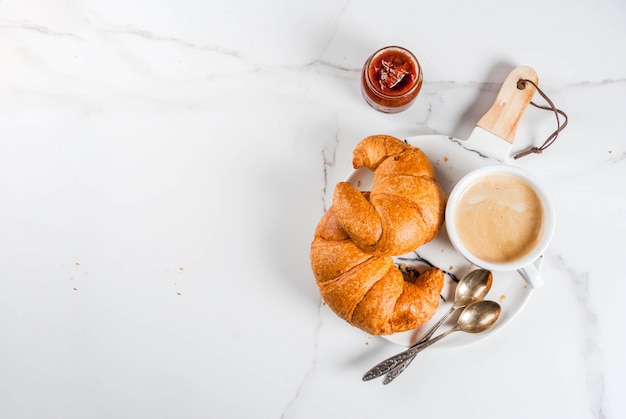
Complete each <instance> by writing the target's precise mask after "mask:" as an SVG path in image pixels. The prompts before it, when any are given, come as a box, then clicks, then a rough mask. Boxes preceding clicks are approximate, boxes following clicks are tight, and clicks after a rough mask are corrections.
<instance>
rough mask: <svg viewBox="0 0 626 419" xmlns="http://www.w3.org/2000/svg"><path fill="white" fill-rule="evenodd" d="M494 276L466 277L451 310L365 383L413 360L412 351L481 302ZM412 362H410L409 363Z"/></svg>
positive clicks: (366, 376) (484, 272)
mask: <svg viewBox="0 0 626 419" xmlns="http://www.w3.org/2000/svg"><path fill="white" fill-rule="evenodd" d="M492 282H493V275H492V273H491V271H488V270H486V269H476V270H474V271H471V272H470V273H468V274H467V275H465V276H464V277H463V278H462V279H461V280H460V281H459V283H458V284H457V286H456V290H455V296H454V305H453V306H452V307H451V308H450V310H449V311H448V312H447V313H446V314H444V315H443V317H441V319H439V320H438V321H437V323H435V324H434V325H433V326H432V327H431V328H430V329H429V330H428V331H427V332H426V333H425V334H424V335H423V336H422V337H421V338H420V339H419V340H418V341H417V342H416V343H414V344H413V345H411V346H410V347H409V348H408V349H407V350H405V351H404V352H401V353H399V354H397V355H395V356H392V357H391V358H387V359H385V360H384V361H383V362H381V363H379V364H377V365H375V366H374V367H373V368H372V369H370V370H369V371H367V372H366V373H365V374H364V375H363V381H369V380H373V379H374V378H377V377H380V376H381V375H384V374H387V373H388V372H390V371H391V370H393V369H395V368H396V367H398V366H399V365H400V364H402V363H404V362H406V361H407V359H409V358H412V357H411V356H410V354H411V351H412V350H413V349H415V348H416V347H418V346H419V345H422V344H423V343H424V342H426V341H427V340H428V339H430V337H431V336H432V335H433V334H434V333H435V331H436V330H437V329H439V327H440V326H441V325H442V324H444V323H445V322H446V320H448V318H450V316H451V315H452V314H454V313H455V312H456V311H457V310H459V309H461V308H464V307H467V306H468V305H470V304H472V303H474V302H477V301H480V300H482V299H483V298H485V295H487V293H488V292H489V290H490V289H491V284H492ZM409 362H410V361H409Z"/></svg>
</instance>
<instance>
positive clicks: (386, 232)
mask: <svg viewBox="0 0 626 419" xmlns="http://www.w3.org/2000/svg"><path fill="white" fill-rule="evenodd" d="M352 163H353V166H354V168H355V169H358V168H361V167H367V168H369V169H371V170H373V171H374V184H373V186H372V189H371V191H370V192H360V191H358V190H356V189H355V188H353V187H352V186H351V185H350V184H349V183H347V182H340V183H338V184H337V186H336V188H335V190H334V193H333V204H332V206H331V207H330V208H329V209H328V211H326V213H325V214H324V215H323V216H322V218H321V219H320V221H319V223H318V225H317V227H316V229H315V233H314V237H313V242H312V243H311V253H310V259H311V267H312V270H313V274H314V275H315V278H316V281H317V285H318V287H319V290H320V294H321V296H322V298H323V299H324V301H325V303H326V304H327V305H328V307H330V309H331V310H333V311H334V312H335V313H336V314H337V315H338V316H339V317H341V318H343V319H344V320H346V321H347V322H349V323H350V324H352V325H354V326H356V327H358V328H360V329H362V330H364V331H365V332H367V333H370V334H373V335H388V334H392V333H397V332H402V331H406V330H410V329H414V328H416V327H419V326H421V325H422V324H424V323H425V322H426V321H428V320H429V319H430V318H431V317H432V316H433V315H434V314H435V311H436V310H437V307H438V305H439V295H440V293H441V289H442V288H443V272H442V271H441V270H440V269H438V268H431V269H428V270H426V271H425V272H423V273H422V274H421V275H419V276H418V278H417V279H416V280H415V282H414V283H412V282H409V281H405V279H404V276H403V275H402V273H401V272H400V270H399V269H398V268H397V267H396V266H395V264H394V261H393V259H392V256H394V255H401V254H404V253H408V252H410V251H412V250H414V249H416V248H417V247H419V246H421V245H422V244H424V243H427V242H428V241H430V240H432V239H433V238H434V237H435V235H436V234H437V232H438V231H439V229H440V228H441V226H442V224H443V217H444V216H443V214H444V208H445V194H444V192H443V190H442V189H441V187H440V185H439V184H438V182H437V179H436V175H435V171H434V169H433V166H432V164H431V163H430V161H429V160H428V158H427V157H426V155H425V154H424V153H423V152H422V151H421V150H419V149H418V148H414V147H412V146H411V145H409V144H407V143H405V142H403V141H401V140H399V139H397V138H394V137H391V136H386V135H375V136H370V137H367V138H365V139H363V140H362V141H361V142H360V143H359V144H358V145H357V146H356V148H355V149H354V158H353V161H352Z"/></svg>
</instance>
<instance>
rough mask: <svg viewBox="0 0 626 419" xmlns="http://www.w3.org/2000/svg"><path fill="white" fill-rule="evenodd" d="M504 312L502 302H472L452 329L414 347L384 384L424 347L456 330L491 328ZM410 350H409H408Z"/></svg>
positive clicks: (390, 373) (391, 379) (477, 330)
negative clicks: (408, 356)
mask: <svg viewBox="0 0 626 419" xmlns="http://www.w3.org/2000/svg"><path fill="white" fill-rule="evenodd" d="M501 312H502V308H501V307H500V304H498V303H496V302H495V301H478V302H476V303H472V304H470V305H468V306H467V307H466V308H465V309H464V310H463V312H462V313H461V316H459V320H458V321H457V323H456V325H454V327H453V328H452V329H449V330H448V331H446V332H444V333H442V334H440V335H438V336H436V337H434V338H432V339H430V340H428V341H426V342H424V343H423V344H421V345H420V346H417V347H415V348H413V349H412V350H410V351H411V354H410V358H408V359H406V361H405V362H403V363H402V364H400V365H398V366H397V367H396V368H394V369H393V370H391V371H390V372H389V373H388V374H387V375H386V376H385V378H384V379H383V384H389V383H390V382H392V381H393V380H394V379H395V378H396V377H397V376H398V375H400V374H401V373H402V372H403V371H404V370H405V369H406V368H407V367H408V366H409V364H411V362H412V361H413V359H414V358H415V357H416V356H417V354H418V353H420V352H422V351H423V350H424V349H426V348H428V347H429V346H430V345H432V344H434V343H436V342H439V341H440V340H441V339H443V338H445V337H446V336H448V335H449V334H451V333H454V332H459V331H462V332H466V333H480V332H484V331H486V330H488V329H490V328H491V327H492V326H493V325H494V324H495V323H496V321H497V320H498V318H499V317H500V313H501ZM407 352H408V350H407Z"/></svg>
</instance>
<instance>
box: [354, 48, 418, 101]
mask: <svg viewBox="0 0 626 419" xmlns="http://www.w3.org/2000/svg"><path fill="white" fill-rule="evenodd" d="M421 88H422V68H421V67H420V65H419V62H418V61H417V58H415V56H414V55H413V54H412V53H411V52H410V51H409V50H407V49H405V48H402V47H396V46H390V47H385V48H381V49H379V50H378V51H376V52H375V53H374V54H372V56H371V57H369V58H368V59H367V61H365V64H364V65H363V71H362V72H361V92H362V93H363V97H364V98H365V101H366V102H367V103H368V104H369V105H370V106H371V107H372V108H374V109H376V110H378V111H381V112H386V113H397V112H401V111H403V110H405V109H407V108H408V107H409V106H411V104H412V103H413V101H414V100H415V98H416V97H417V94H418V93H419V91H420V89H421Z"/></svg>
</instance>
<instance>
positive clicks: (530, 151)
mask: <svg viewBox="0 0 626 419" xmlns="http://www.w3.org/2000/svg"><path fill="white" fill-rule="evenodd" d="M526 83H530V84H532V85H533V86H535V89H537V92H539V94H540V95H541V97H542V98H543V99H544V100H545V101H546V103H547V104H548V105H549V106H543V105H538V104H536V103H535V102H532V101H531V102H530V104H531V105H533V106H534V107H536V108H539V109H543V110H547V111H552V112H554V115H555V117H556V126H557V128H556V131H554V132H553V133H552V134H550V136H549V137H548V138H547V139H546V140H545V141H544V142H543V144H542V145H541V146H539V147H536V146H534V147H530V148H528V149H526V150H524V151H520V152H519V153H517V154H516V155H515V156H514V157H513V158H514V159H515V160H517V159H519V158H522V157H524V156H527V155H529V154H541V153H543V151H544V150H545V149H546V148H548V147H550V146H551V145H552V144H553V143H554V142H555V141H556V139H557V138H558V136H559V133H560V132H561V131H563V130H564V129H565V127H566V126H567V122H568V118H567V115H566V114H565V112H563V111H562V110H560V109H557V107H556V106H554V103H553V102H552V100H550V98H549V97H548V95H546V94H545V93H544V92H543V90H541V89H540V88H539V86H537V84H536V83H535V82H534V81H532V80H528V79H520V80H519V81H518V82H517V88H518V89H520V90H523V89H525V88H526ZM559 115H560V116H562V117H563V118H564V121H563V123H562V124H561V118H559Z"/></svg>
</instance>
